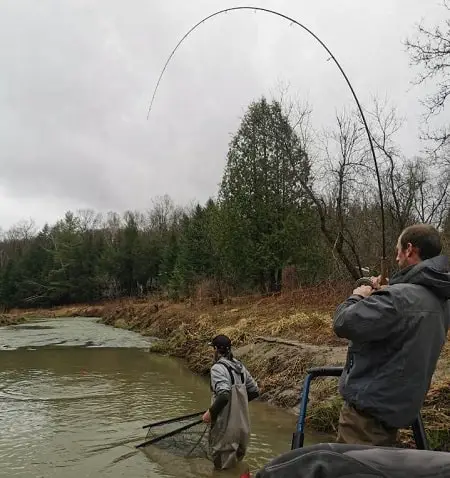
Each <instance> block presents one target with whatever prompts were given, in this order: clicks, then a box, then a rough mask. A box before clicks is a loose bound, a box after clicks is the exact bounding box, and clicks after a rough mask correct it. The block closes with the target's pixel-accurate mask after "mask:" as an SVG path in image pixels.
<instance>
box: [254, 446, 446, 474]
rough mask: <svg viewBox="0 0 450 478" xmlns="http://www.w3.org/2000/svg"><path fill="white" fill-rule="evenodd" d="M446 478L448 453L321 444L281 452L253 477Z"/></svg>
mask: <svg viewBox="0 0 450 478" xmlns="http://www.w3.org/2000/svg"><path fill="white" fill-rule="evenodd" d="M349 477H354V478H363V477H364V478H405V477H408V478H430V477H433V478H450V453H447V452H444V451H427V450H405V449H401V448H383V447H371V446H365V445H342V444H338V443H323V444H319V445H311V446H307V447H305V448H297V449H296V450H292V451H289V452H287V453H283V454H282V455H280V456H278V457H276V458H274V459H273V460H272V461H270V462H269V463H267V464H266V465H265V466H264V467H263V468H262V469H261V470H259V471H258V472H257V473H256V475H255V478H349Z"/></svg>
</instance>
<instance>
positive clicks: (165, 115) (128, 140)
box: [0, 0, 441, 228]
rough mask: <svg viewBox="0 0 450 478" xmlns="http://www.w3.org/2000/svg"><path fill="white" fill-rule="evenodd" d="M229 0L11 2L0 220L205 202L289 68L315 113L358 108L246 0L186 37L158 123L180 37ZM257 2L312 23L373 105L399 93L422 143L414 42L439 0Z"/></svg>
mask: <svg viewBox="0 0 450 478" xmlns="http://www.w3.org/2000/svg"><path fill="white" fill-rule="evenodd" d="M245 3H247V4H250V3H249V2H244V3H243V4H245ZM363 3H364V5H363ZM425 3H426V4H425ZM229 6H233V4H231V3H230V2H227V1H215V2H211V1H207V0H201V1H200V0H199V1H196V2H185V1H182V0H171V1H170V2H160V1H156V0H153V1H143V0H132V1H130V2H127V3H125V2H123V1H121V0H97V1H95V2H90V1H89V2H88V1H81V0H65V1H64V2H61V1H59V0H46V1H42V2H36V1H34V0H3V1H2V2H1V4H0V68H1V71H2V75H1V76H0V144H1V148H0V168H1V175H0V192H1V196H0V226H1V227H3V228H6V227H8V226H9V225H10V224H11V223H13V222H16V221H18V220H20V219H22V218H28V217H30V216H33V217H35V218H36V221H37V222H38V223H40V224H42V223H43V222H44V221H47V220H48V221H53V220H55V218H56V217H57V216H61V215H62V214H63V213H64V211H65V210H66V209H68V208H70V209H76V208H78V207H90V208H94V209H97V210H118V211H123V210H125V209H128V208H130V209H143V208H145V207H148V206H150V204H151V202H150V199H151V198H152V197H154V196H156V195H162V194H164V193H168V194H169V195H171V196H172V197H173V198H174V200H175V201H176V202H179V203H187V202H188V201H189V200H190V199H191V198H196V199H198V200H200V201H204V200H206V199H207V198H208V196H210V195H212V194H215V193H216V191H217V184H218V183H219V181H220V179H221V174H222V170H223V167H224V164H225V155H226V151H227V147H228V142H229V140H230V135H231V134H232V133H233V132H234V131H235V130H236V129H237V127H238V125H239V120H240V117H241V116H242V115H243V113H244V111H245V108H246V106H247V105H248V103H249V102H250V101H252V100H254V99H257V98H258V97H259V96H260V95H261V94H269V93H270V92H271V91H273V90H274V89H275V90H276V87H277V85H278V83H279V82H280V81H283V82H288V83H289V84H290V87H291V92H292V93H294V94H297V95H299V96H300V97H305V98H306V97H307V98H308V99H309V101H310V103H311V104H312V106H313V108H314V119H315V122H316V125H319V126H320V125H325V124H331V122H332V120H333V117H334V114H335V110H336V108H340V107H342V106H344V105H347V106H353V100H352V97H351V95H350V93H349V90H348V88H347V86H346V84H345V82H344V81H343V78H342V77H341V76H340V74H339V72H338V70H337V69H336V67H335V65H333V64H332V62H329V61H326V60H327V55H326V53H325V52H324V51H323V50H322V49H321V48H320V47H319V46H318V45H317V44H316V43H315V42H314V40H313V39H311V38H310V37H309V36H308V35H307V34H306V33H305V32H303V31H301V30H300V29H298V28H295V27H293V26H290V25H289V23H288V22H285V21H283V20H281V19H279V18H274V17H271V16H269V15H266V14H263V13H254V12H235V13H228V14H226V15H223V16H222V17H216V18H214V19H212V20H211V21H209V22H207V23H205V24H203V25H201V26H200V27H199V29H198V30H197V31H196V32H194V33H193V34H192V36H191V37H190V38H189V39H188V40H186V42H185V43H184V44H183V45H182V46H181V48H180V50H179V51H178V52H177V54H176V55H175V57H174V58H173V60H172V63H171V64H170V65H169V67H168V69H167V71H166V73H165V76H164V78H163V81H162V82H161V85H160V89H159V91H158V94H157V96H156V99H155V103H154V107H153V110H152V114H151V116H150V118H149V120H148V121H147V119H146V115H147V108H148V105H149V101H150V97H151V93H152V90H153V87H154V85H155V82H156V80H157V77H158V75H159V73H160V70H161V68H162V66H163V64H164V62H165V60H166V58H167V56H168V54H169V53H170V51H171V49H172V48H173V47H174V46H175V44H176V42H177V41H178V40H179V39H180V37H181V35H182V34H183V33H185V32H186V31H187V30H188V29H189V28H190V27H191V26H192V25H193V24H194V23H196V22H197V21H198V20H199V19H200V18H201V17H203V16H205V15H207V14H209V13H211V12H212V11H214V10H215V9H220V8H225V7H229ZM260 6H262V7H266V8H274V9H277V10H279V11H282V12H283V13H286V14H289V15H292V16H293V17H294V18H298V19H299V20H301V21H303V22H304V23H305V24H306V25H307V26H308V27H310V28H311V29H312V30H313V31H315V32H316V33H317V34H318V35H319V36H320V37H321V38H322V39H323V40H324V41H325V42H326V43H327V44H328V45H329V46H330V48H331V50H332V51H333V52H334V54H335V55H336V56H337V58H338V60H339V61H341V62H342V65H343V67H344V69H345V71H346V72H347V74H348V76H349V78H350V79H351V81H352V83H353V85H354V87H355V89H356V91H357V93H358V95H359V96H360V98H361V100H362V101H363V102H364V103H367V102H369V101H370V98H371V96H372V95H373V94H381V95H384V94H385V93H388V95H389V98H390V99H391V100H392V101H394V102H395V103H396V104H397V105H398V106H399V109H400V112H401V113H402V114H403V115H405V116H407V117H408V120H409V121H408V125H407V127H406V129H405V131H404V132H403V136H402V138H401V139H402V142H403V146H404V148H405V151H406V152H407V153H408V154H413V153H414V152H416V151H417V149H418V147H419V143H418V141H416V138H417V125H418V119H419V114H420V112H421V107H420V104H419V102H418V98H419V97H421V95H423V89H420V88H416V89H413V90H411V91H408V89H409V88H410V84H409V82H410V81H411V80H412V79H413V78H414V75H415V73H414V71H413V70H411V69H410V68H409V66H408V57H407V55H406V53H405V52H404V47H403V45H402V44H401V41H402V40H404V39H405V38H406V36H408V35H410V34H411V33H412V32H413V31H414V23H415V22H418V21H419V20H420V19H421V17H422V16H425V17H426V19H427V20H428V21H430V22H432V23H433V22H436V21H438V19H439V18H440V16H441V9H440V8H439V5H438V4H436V5H435V6H434V5H432V4H430V3H429V2H423V1H419V0H399V1H396V2H392V0H382V1H379V2H369V3H368V2H357V1H350V0H346V1H340V2H333V1H331V0H330V1H327V2H325V1H323V0H322V1H320V2H307V3H306V2H290V1H287V0H285V1H280V0H276V1H275V0H273V1H265V2H260ZM31 204H33V207H31V206H30V205H31Z"/></svg>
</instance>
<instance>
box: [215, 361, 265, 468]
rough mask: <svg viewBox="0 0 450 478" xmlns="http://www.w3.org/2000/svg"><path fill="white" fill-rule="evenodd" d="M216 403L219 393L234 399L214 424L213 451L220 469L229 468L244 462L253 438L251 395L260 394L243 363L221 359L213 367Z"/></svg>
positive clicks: (230, 400) (230, 399)
mask: <svg viewBox="0 0 450 478" xmlns="http://www.w3.org/2000/svg"><path fill="white" fill-rule="evenodd" d="M211 389H212V402H214V400H215V399H216V397H217V395H218V394H221V393H223V392H229V394H230V398H229V401H228V403H227V404H226V406H225V408H224V409H223V410H221V411H220V413H219V414H218V416H217V419H216V420H215V422H214V423H212V424H211V430H210V434H209V445H210V452H211V456H212V459H213V462H214V465H215V467H216V468H219V469H228V468H231V467H233V466H235V465H236V464H237V462H239V461H241V460H242V459H243V457H244V456H245V453H246V451H247V446H248V442H249V439H250V417H249V410H248V395H249V394H257V393H259V390H258V386H257V384H256V381H255V380H254V379H253V377H252V376H251V375H250V373H249V371H248V370H247V368H246V367H245V365H244V364H243V363H241V362H240V361H239V360H236V359H234V358H233V359H232V360H228V359H226V358H224V357H221V358H220V359H219V360H218V361H217V362H216V363H215V364H214V365H213V366H212V367H211Z"/></svg>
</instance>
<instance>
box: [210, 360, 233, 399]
mask: <svg viewBox="0 0 450 478" xmlns="http://www.w3.org/2000/svg"><path fill="white" fill-rule="evenodd" d="M211 388H212V389H213V392H214V393H216V394H220V393H223V392H230V391H231V379H230V375H229V373H228V370H227V369H226V368H225V367H224V366H223V365H221V364H219V363H215V364H214V365H213V366H212V367H211Z"/></svg>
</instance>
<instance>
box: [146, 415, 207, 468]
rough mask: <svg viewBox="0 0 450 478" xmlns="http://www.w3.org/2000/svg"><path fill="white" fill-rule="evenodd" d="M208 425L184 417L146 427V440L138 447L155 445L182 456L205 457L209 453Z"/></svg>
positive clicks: (195, 419)
mask: <svg viewBox="0 0 450 478" xmlns="http://www.w3.org/2000/svg"><path fill="white" fill-rule="evenodd" d="M208 429H209V425H208V424H206V423H204V422H203V421H202V420H201V419H198V418H185V419H180V420H177V421H176V422H171V423H162V424H156V425H153V426H150V427H149V428H148V432H147V436H146V440H145V442H144V443H142V444H141V445H139V447H141V448H143V447H151V446H153V447H157V448H159V449H162V450H165V451H166V452H168V453H170V454H172V455H175V456H181V457H184V458H188V457H190V458H206V459H208V460H211V457H210V453H209V440H208V436H209V430H208Z"/></svg>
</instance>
